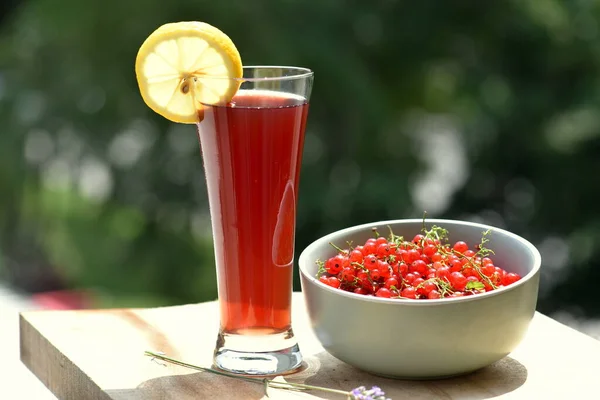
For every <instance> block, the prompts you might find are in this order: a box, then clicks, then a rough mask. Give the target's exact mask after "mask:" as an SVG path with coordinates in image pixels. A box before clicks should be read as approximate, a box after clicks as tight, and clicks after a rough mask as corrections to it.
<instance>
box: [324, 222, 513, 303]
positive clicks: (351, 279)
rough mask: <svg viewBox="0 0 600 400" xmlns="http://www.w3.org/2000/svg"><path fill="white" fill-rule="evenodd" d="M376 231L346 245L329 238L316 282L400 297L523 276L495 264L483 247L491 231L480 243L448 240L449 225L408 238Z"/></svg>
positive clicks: (436, 295)
mask: <svg viewBox="0 0 600 400" xmlns="http://www.w3.org/2000/svg"><path fill="white" fill-rule="evenodd" d="M373 232H374V236H375V237H372V238H370V239H368V240H367V241H366V242H365V243H364V244H363V245H359V246H356V247H353V246H352V243H348V246H349V247H348V248H347V249H341V248H339V247H337V246H335V245H334V244H331V245H332V246H333V247H334V248H335V249H336V250H337V254H336V255H335V256H333V257H331V258H329V259H328V260H327V261H324V262H323V261H321V260H317V265H318V266H319V272H318V273H317V277H318V279H319V281H320V282H322V283H324V284H326V285H329V286H331V287H333V288H337V289H341V290H346V291H349V292H354V293H357V294H362V295H367V296H377V297H387V298H402V299H440V298H449V297H450V298H451V297H462V296H470V295H475V294H478V293H484V292H489V291H491V290H495V289H498V288H501V287H504V286H508V285H510V284H512V283H514V282H516V281H518V280H519V279H521V277H520V276H519V275H518V274H516V273H513V272H507V271H505V270H504V269H502V268H500V267H498V266H496V265H495V264H494V261H493V260H492V259H491V258H490V255H492V254H494V253H493V251H492V250H490V249H488V248H486V247H485V244H486V243H487V242H489V239H488V238H487V236H488V235H489V233H490V232H489V231H486V232H484V233H483V236H482V238H481V243H479V244H477V245H476V246H474V247H473V249H471V248H469V246H468V245H467V243H465V242H463V241H458V242H456V243H453V244H450V243H448V239H447V238H448V231H447V230H446V229H444V228H441V227H438V226H433V227H432V228H431V229H429V230H426V229H425V227H423V230H422V233H419V234H417V235H416V236H415V237H414V238H413V239H412V240H405V239H404V238H403V237H402V236H396V235H394V233H393V232H392V230H391V229H390V234H389V237H387V238H386V237H383V236H380V235H379V233H378V232H377V229H373Z"/></svg>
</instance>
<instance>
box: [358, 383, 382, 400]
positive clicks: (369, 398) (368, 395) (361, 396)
mask: <svg viewBox="0 0 600 400" xmlns="http://www.w3.org/2000/svg"><path fill="white" fill-rule="evenodd" d="M350 398H351V399H352V400H390V399H388V398H387V397H385V393H384V391H383V390H381V388H379V387H378V386H373V387H372V388H371V389H369V390H367V388H366V387H364V386H360V387H357V388H356V389H354V390H352V392H350Z"/></svg>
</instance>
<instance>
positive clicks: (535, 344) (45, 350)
mask: <svg viewBox="0 0 600 400" xmlns="http://www.w3.org/2000/svg"><path fill="white" fill-rule="evenodd" d="M293 321H294V332H295V334H296V336H297V337H298V339H299V342H300V347H301V350H302V353H303V355H304V358H305V364H306V365H305V368H304V369H303V370H302V371H300V372H298V373H296V374H293V375H288V376H286V377H285V379H286V380H288V381H292V382H303V383H307V384H311V385H317V386H327V387H331V388H336V389H341V390H351V389H352V388H354V387H357V386H360V385H365V386H367V387H370V386H372V385H377V386H380V387H381V388H382V389H383V390H385V392H386V394H387V395H388V396H389V397H390V398H392V399H413V400H421V399H422V400H425V399H427V400H430V399H469V400H471V399H472V400H479V399H489V398H502V399H527V400H530V399H571V398H576V397H583V398H600V394H598V391H597V389H596V385H597V382H598V379H599V377H600V361H598V360H600V342H599V341H597V340H595V339H592V338H591V337H589V336H586V335H584V334H581V333H579V332H577V331H575V330H573V329H571V328H568V327H566V326H564V325H562V324H559V323H558V322H556V321H554V320H552V319H550V318H548V317H545V316H544V315H541V314H539V313H536V315H535V317H534V319H533V321H532V324H531V327H530V329H529V332H528V333H527V336H526V338H525V340H524V341H523V342H522V344H521V345H520V346H519V347H518V348H517V349H516V350H515V351H514V352H513V353H512V354H510V355H509V356H508V357H506V358H504V359H503V360H501V361H499V362H497V363H495V364H493V365H491V366H489V367H487V368H484V369H482V370H479V371H477V372H475V373H472V374H469V375H466V376H461V377H457V378H450V379H444V380H435V381H403V380H393V379H387V378H382V377H378V376H374V375H370V374H368V373H365V372H362V371H360V370H357V369H355V368H353V367H351V366H349V365H346V364H344V363H343V362H341V361H339V360H337V359H335V358H334V357H332V356H330V355H329V354H328V353H327V352H325V351H324V350H323V348H322V347H321V346H320V344H319V343H318V341H317V339H316V338H315V336H314V335H313V333H312V331H311V329H310V325H309V322H308V318H307V316H306V309H305V307H304V302H303V299H302V295H301V294H300V293H295V294H294V302H293ZM217 323H218V309H217V303H216V302H209V303H202V304H193V305H184V306H177V307H166V308H153V309H112V310H84V311H34V312H27V313H23V314H21V316H20V341H21V360H22V361H23V363H24V364H25V365H26V366H27V367H28V368H29V369H30V370H31V371H32V372H33V373H34V374H35V375H36V376H37V377H38V378H39V379H40V380H41V381H42V382H43V383H44V384H45V385H46V386H47V387H48V388H49V389H50V390H51V391H52V392H53V393H54V394H55V395H56V397H57V398H58V399H61V400H85V399H92V400H96V399H99V400H100V399H101V400H142V399H143V400H155V399H156V400H159V399H160V400H171V399H173V400H187V399H213V398H214V399H248V400H252V399H263V398H266V396H265V393H264V390H263V388H262V387H261V386H260V385H256V384H254V383H248V382H240V381H238V380H235V379H231V378H227V377H220V376H215V375H213V374H209V373H203V372H197V371H194V370H190V369H186V368H183V367H179V366H174V365H170V364H169V365H163V364H161V363H160V362H158V361H156V360H151V359H150V358H149V357H146V356H144V351H145V350H153V351H161V352H164V353H166V354H167V355H168V356H171V357H174V358H178V359H181V360H183V361H186V362H189V363H193V364H197V365H202V366H210V365H211V357H212V351H213V348H214V345H215V338H216V333H217ZM595 396H598V397H595ZM269 398H270V399H315V398H320V399H340V398H343V396H340V395H330V394H323V393H320V392H303V393H297V392H294V393H291V392H287V391H282V390H277V389H271V390H269Z"/></svg>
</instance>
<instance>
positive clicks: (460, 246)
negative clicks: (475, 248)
mask: <svg viewBox="0 0 600 400" xmlns="http://www.w3.org/2000/svg"><path fill="white" fill-rule="evenodd" d="M452 249H453V250H454V251H457V252H459V253H461V254H464V253H465V251H467V250H469V245H467V244H466V243H465V242H462V241H461V242H456V243H454V246H452Z"/></svg>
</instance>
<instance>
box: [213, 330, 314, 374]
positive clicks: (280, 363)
mask: <svg viewBox="0 0 600 400" xmlns="http://www.w3.org/2000/svg"><path fill="white" fill-rule="evenodd" d="M214 364H215V366H216V367H218V368H220V369H222V370H224V371H228V372H232V373H236V374H243V375H264V376H268V375H281V374H286V373H291V372H294V371H295V370H296V369H298V368H299V367H300V365H301V364H302V354H301V353H300V347H298V343H297V341H296V339H295V338H294V334H293V333H292V330H291V329H290V330H288V331H286V332H283V333H277V334H262V335H261V334H258V335H257V334H256V333H255V332H254V333H253V334H228V333H219V336H218V338H217V347H216V348H215V353H214Z"/></svg>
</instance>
